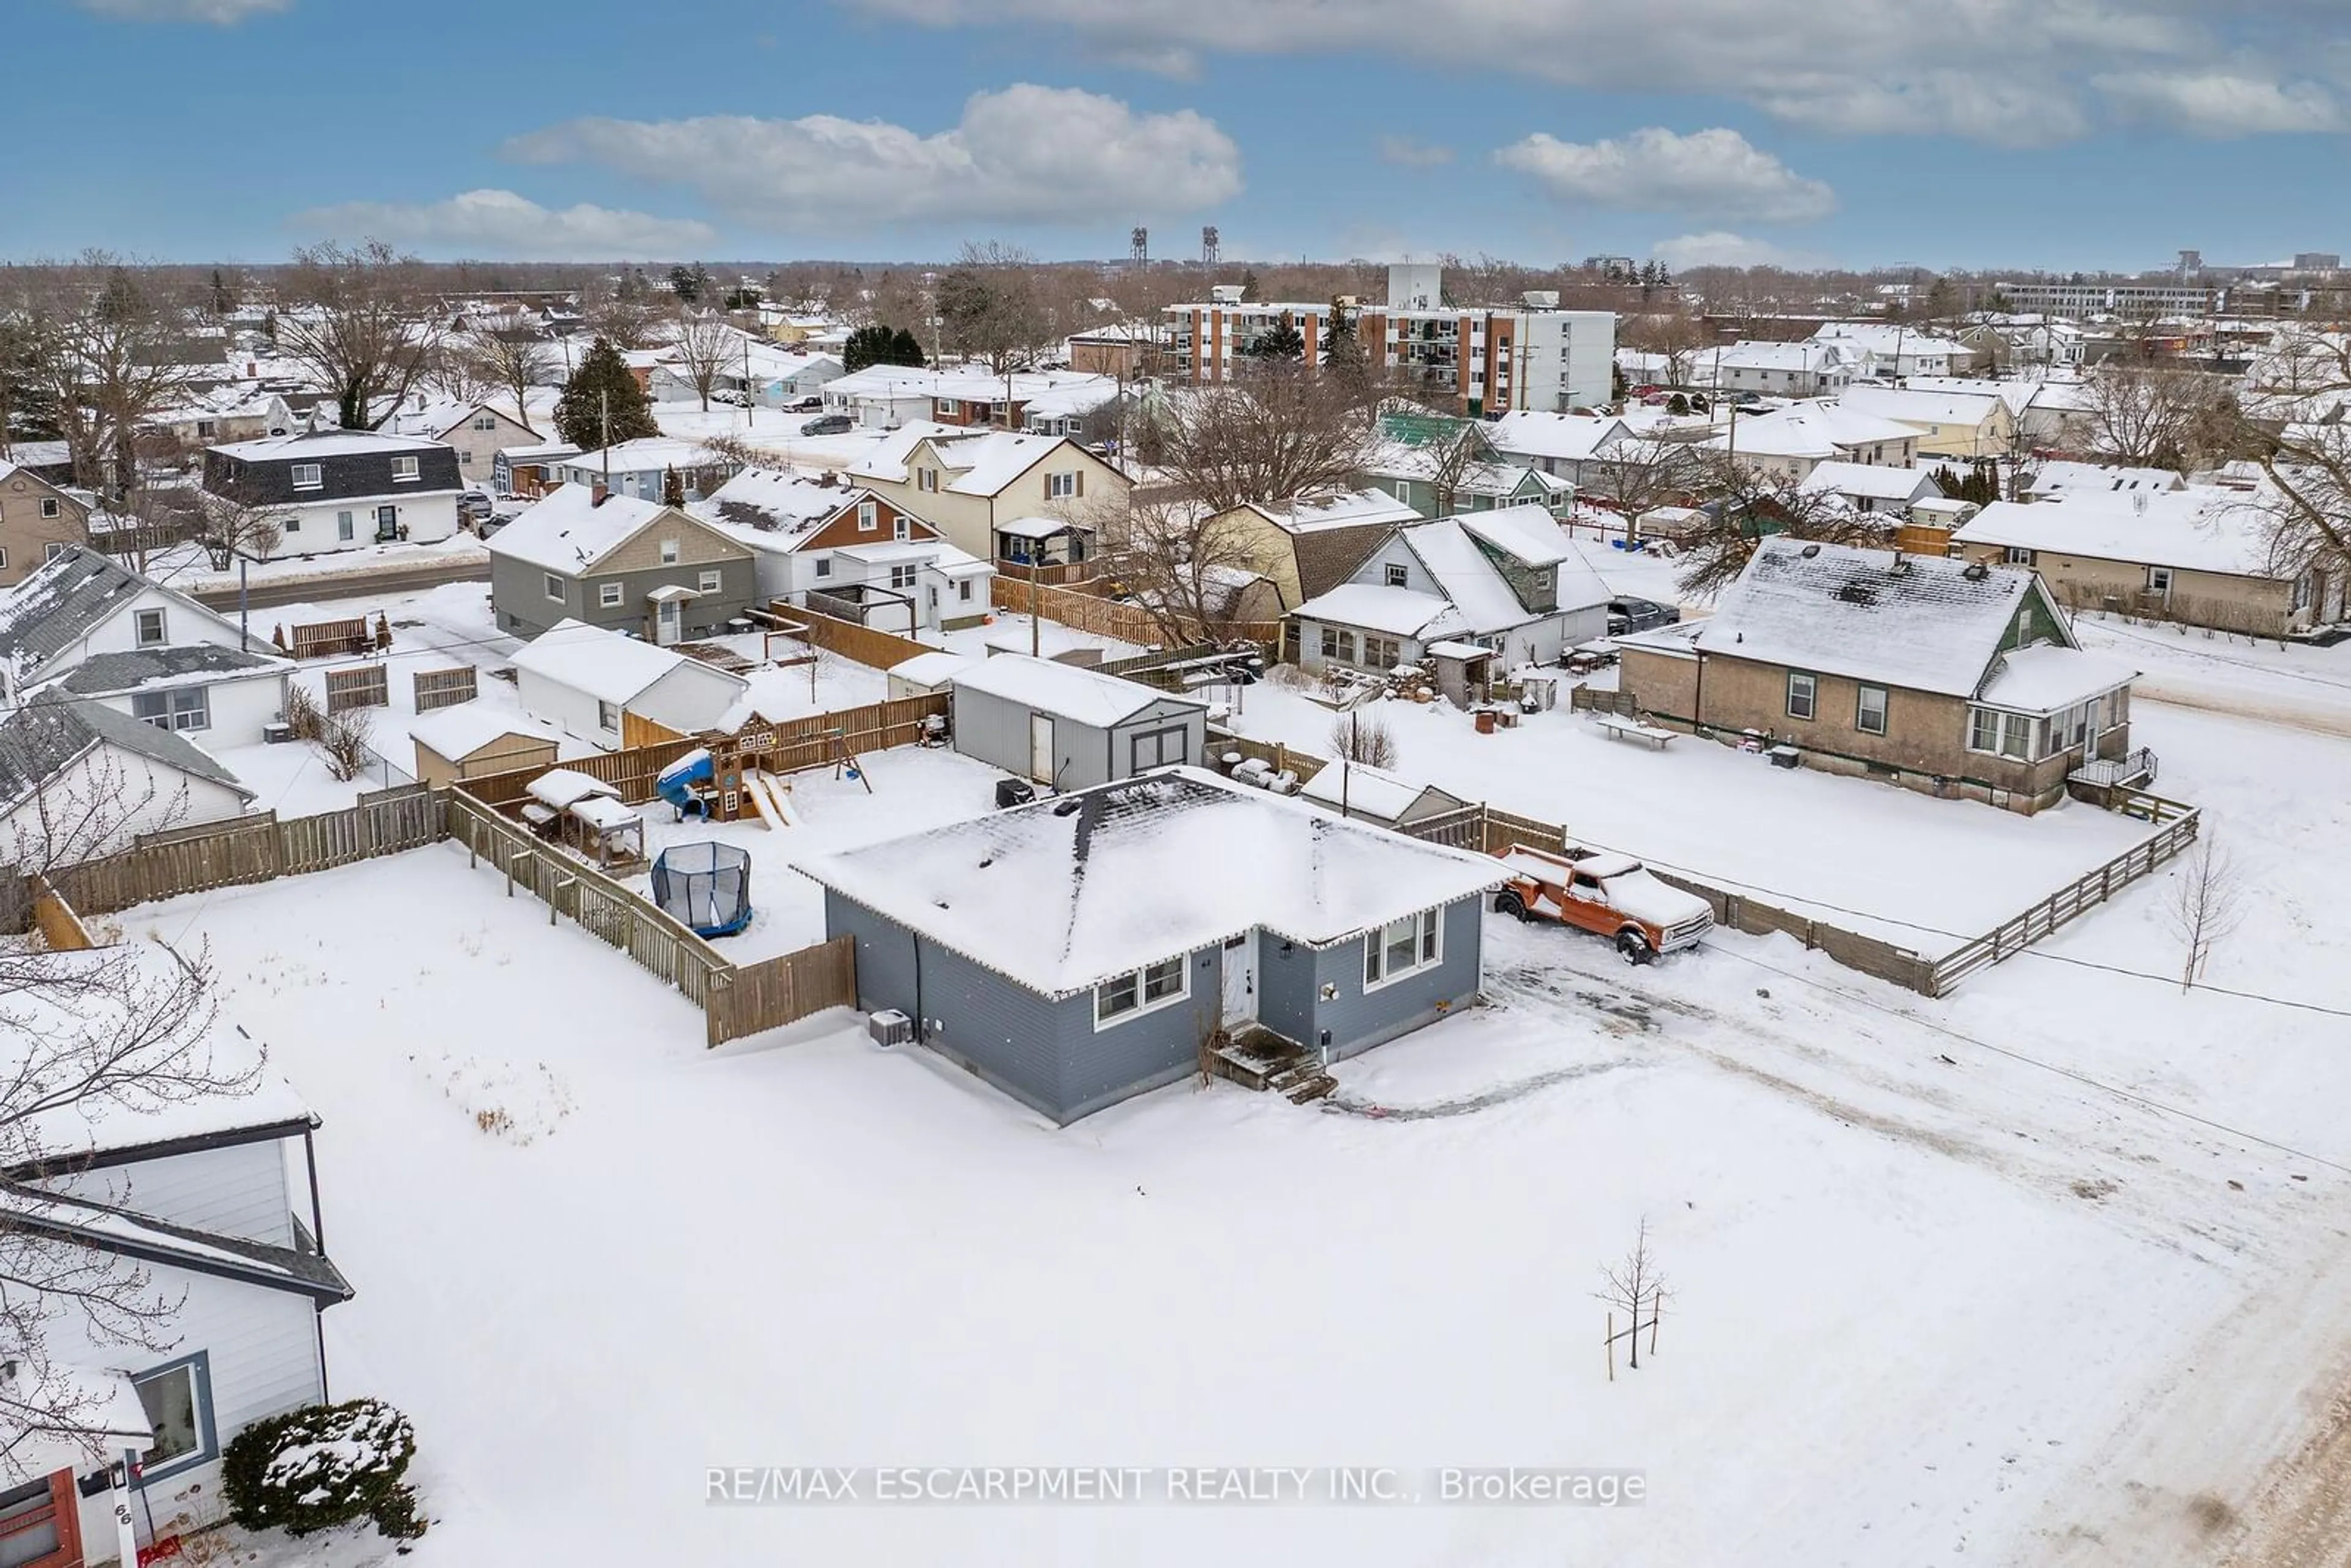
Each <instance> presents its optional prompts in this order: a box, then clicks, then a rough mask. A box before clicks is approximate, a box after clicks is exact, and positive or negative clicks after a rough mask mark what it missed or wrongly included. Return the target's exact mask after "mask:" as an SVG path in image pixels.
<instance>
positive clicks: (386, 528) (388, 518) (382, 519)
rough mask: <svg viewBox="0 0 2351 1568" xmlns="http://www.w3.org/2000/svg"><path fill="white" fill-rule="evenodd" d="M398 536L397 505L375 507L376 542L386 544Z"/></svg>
mask: <svg viewBox="0 0 2351 1568" xmlns="http://www.w3.org/2000/svg"><path fill="white" fill-rule="evenodd" d="M399 537H400V508H399V507H377V508H376V509H375V540H376V543H378V544H387V545H388V544H390V543H391V542H392V540H394V539H396V538H399Z"/></svg>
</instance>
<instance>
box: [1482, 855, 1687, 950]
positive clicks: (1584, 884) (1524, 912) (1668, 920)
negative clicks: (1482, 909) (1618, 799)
mask: <svg viewBox="0 0 2351 1568" xmlns="http://www.w3.org/2000/svg"><path fill="white" fill-rule="evenodd" d="M1500 859H1501V862H1502V867H1503V870H1504V871H1506V872H1507V873H1509V874H1510V881H1509V882H1508V883H1504V884H1503V887H1502V890H1501V891H1500V892H1499V893H1497V894H1495V895H1494V909H1495V912H1496V913H1497V914H1499V915H1517V916H1518V917H1519V918H1520V919H1521V920H1556V921H1558V922H1560V923H1561V924H1562V925H1573V926H1578V927H1580V928H1582V929H1583V930H1585V931H1590V932H1593V933H1595V934H1597V935H1599V936H1607V937H1611V938H1613V939H1614V941H1615V943H1616V951H1617V952H1619V953H1621V954H1622V955H1624V957H1625V962H1626V963H1628V964H1647V963H1652V962H1654V961H1655V960H1656V957H1657V956H1658V955H1659V954H1661V953H1677V952H1679V951H1681V950H1682V949H1683V948H1685V947H1694V946H1697V945H1698V939H1699V938H1701V937H1703V936H1705V935H1706V934H1707V933H1708V931H1710V930H1712V929H1713V928H1714V911H1713V909H1712V908H1711V907H1709V906H1708V904H1707V902H1706V900H1704V899H1702V898H1699V897H1698V896H1696V895H1695V894H1687V893H1684V892H1682V891H1681V890H1680V889H1679V888H1677V887H1668V886H1667V884H1666V883H1662V882H1660V881H1658V880H1657V879H1656V877H1655V876H1652V875H1651V874H1650V873H1648V871H1647V870H1646V869H1645V868H1644V867H1643V866H1642V864H1641V862H1639V861H1636V860H1635V859H1633V858H1632V857H1631V856H1630V855H1619V854H1607V853H1603V852H1599V851H1596V850H1587V849H1583V848H1581V847H1579V846H1577V845H1573V844H1570V845H1569V846H1568V849H1567V852H1566V853H1565V854H1563V855H1559V854H1553V853H1552V852H1550V851H1549V850H1538V849H1531V848H1529V847H1528V846H1527V845H1525V844H1512V845H1511V846H1510V850H1509V851H1508V852H1506V853H1504V854H1503V855H1502V856H1501V857H1500Z"/></svg>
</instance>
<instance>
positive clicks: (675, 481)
mask: <svg viewBox="0 0 2351 1568" xmlns="http://www.w3.org/2000/svg"><path fill="white" fill-rule="evenodd" d="M662 505H663V506H664V507H683V506H684V505H685V476H684V475H683V474H680V473H679V472H678V471H677V470H676V469H674V468H672V469H670V470H668V471H667V472H665V473H664V474H663V475H662Z"/></svg>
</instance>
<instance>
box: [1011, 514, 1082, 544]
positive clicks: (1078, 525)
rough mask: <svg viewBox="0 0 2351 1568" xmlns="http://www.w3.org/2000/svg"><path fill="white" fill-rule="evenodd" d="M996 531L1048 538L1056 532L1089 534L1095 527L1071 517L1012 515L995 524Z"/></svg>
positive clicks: (1018, 536) (1026, 536)
mask: <svg viewBox="0 0 2351 1568" xmlns="http://www.w3.org/2000/svg"><path fill="white" fill-rule="evenodd" d="M996 531H997V532H998V533H999V534H1004V535H1007V536H1008V537H1009V538H1016V539H1050V538H1053V537H1054V536H1055V535H1056V534H1090V533H1092V532H1094V531H1095V529H1094V526H1093V525H1092V523H1082V522H1079V521H1078V520H1076V519H1075V518H1073V517H1012V518H1009V519H1008V520H1007V521H1004V522H1000V523H998V524H997V525H996Z"/></svg>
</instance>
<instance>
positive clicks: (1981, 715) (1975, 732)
mask: <svg viewBox="0 0 2351 1568" xmlns="http://www.w3.org/2000/svg"><path fill="white" fill-rule="evenodd" d="M1987 730H1989V731H1990V732H1991V734H1990V735H1989V737H1987V736H1986V734H1985V731H1987ZM1987 739H1989V741H1990V744H1989V745H1987V744H1986V741H1987ZM1968 749H1969V750H1970V751H1973V752H1977V753H1980V755H1982V756H1985V757H1998V756H1999V755H2000V710H1999V709H1998V708H1990V707H1970V708H1969V709H1968Z"/></svg>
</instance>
